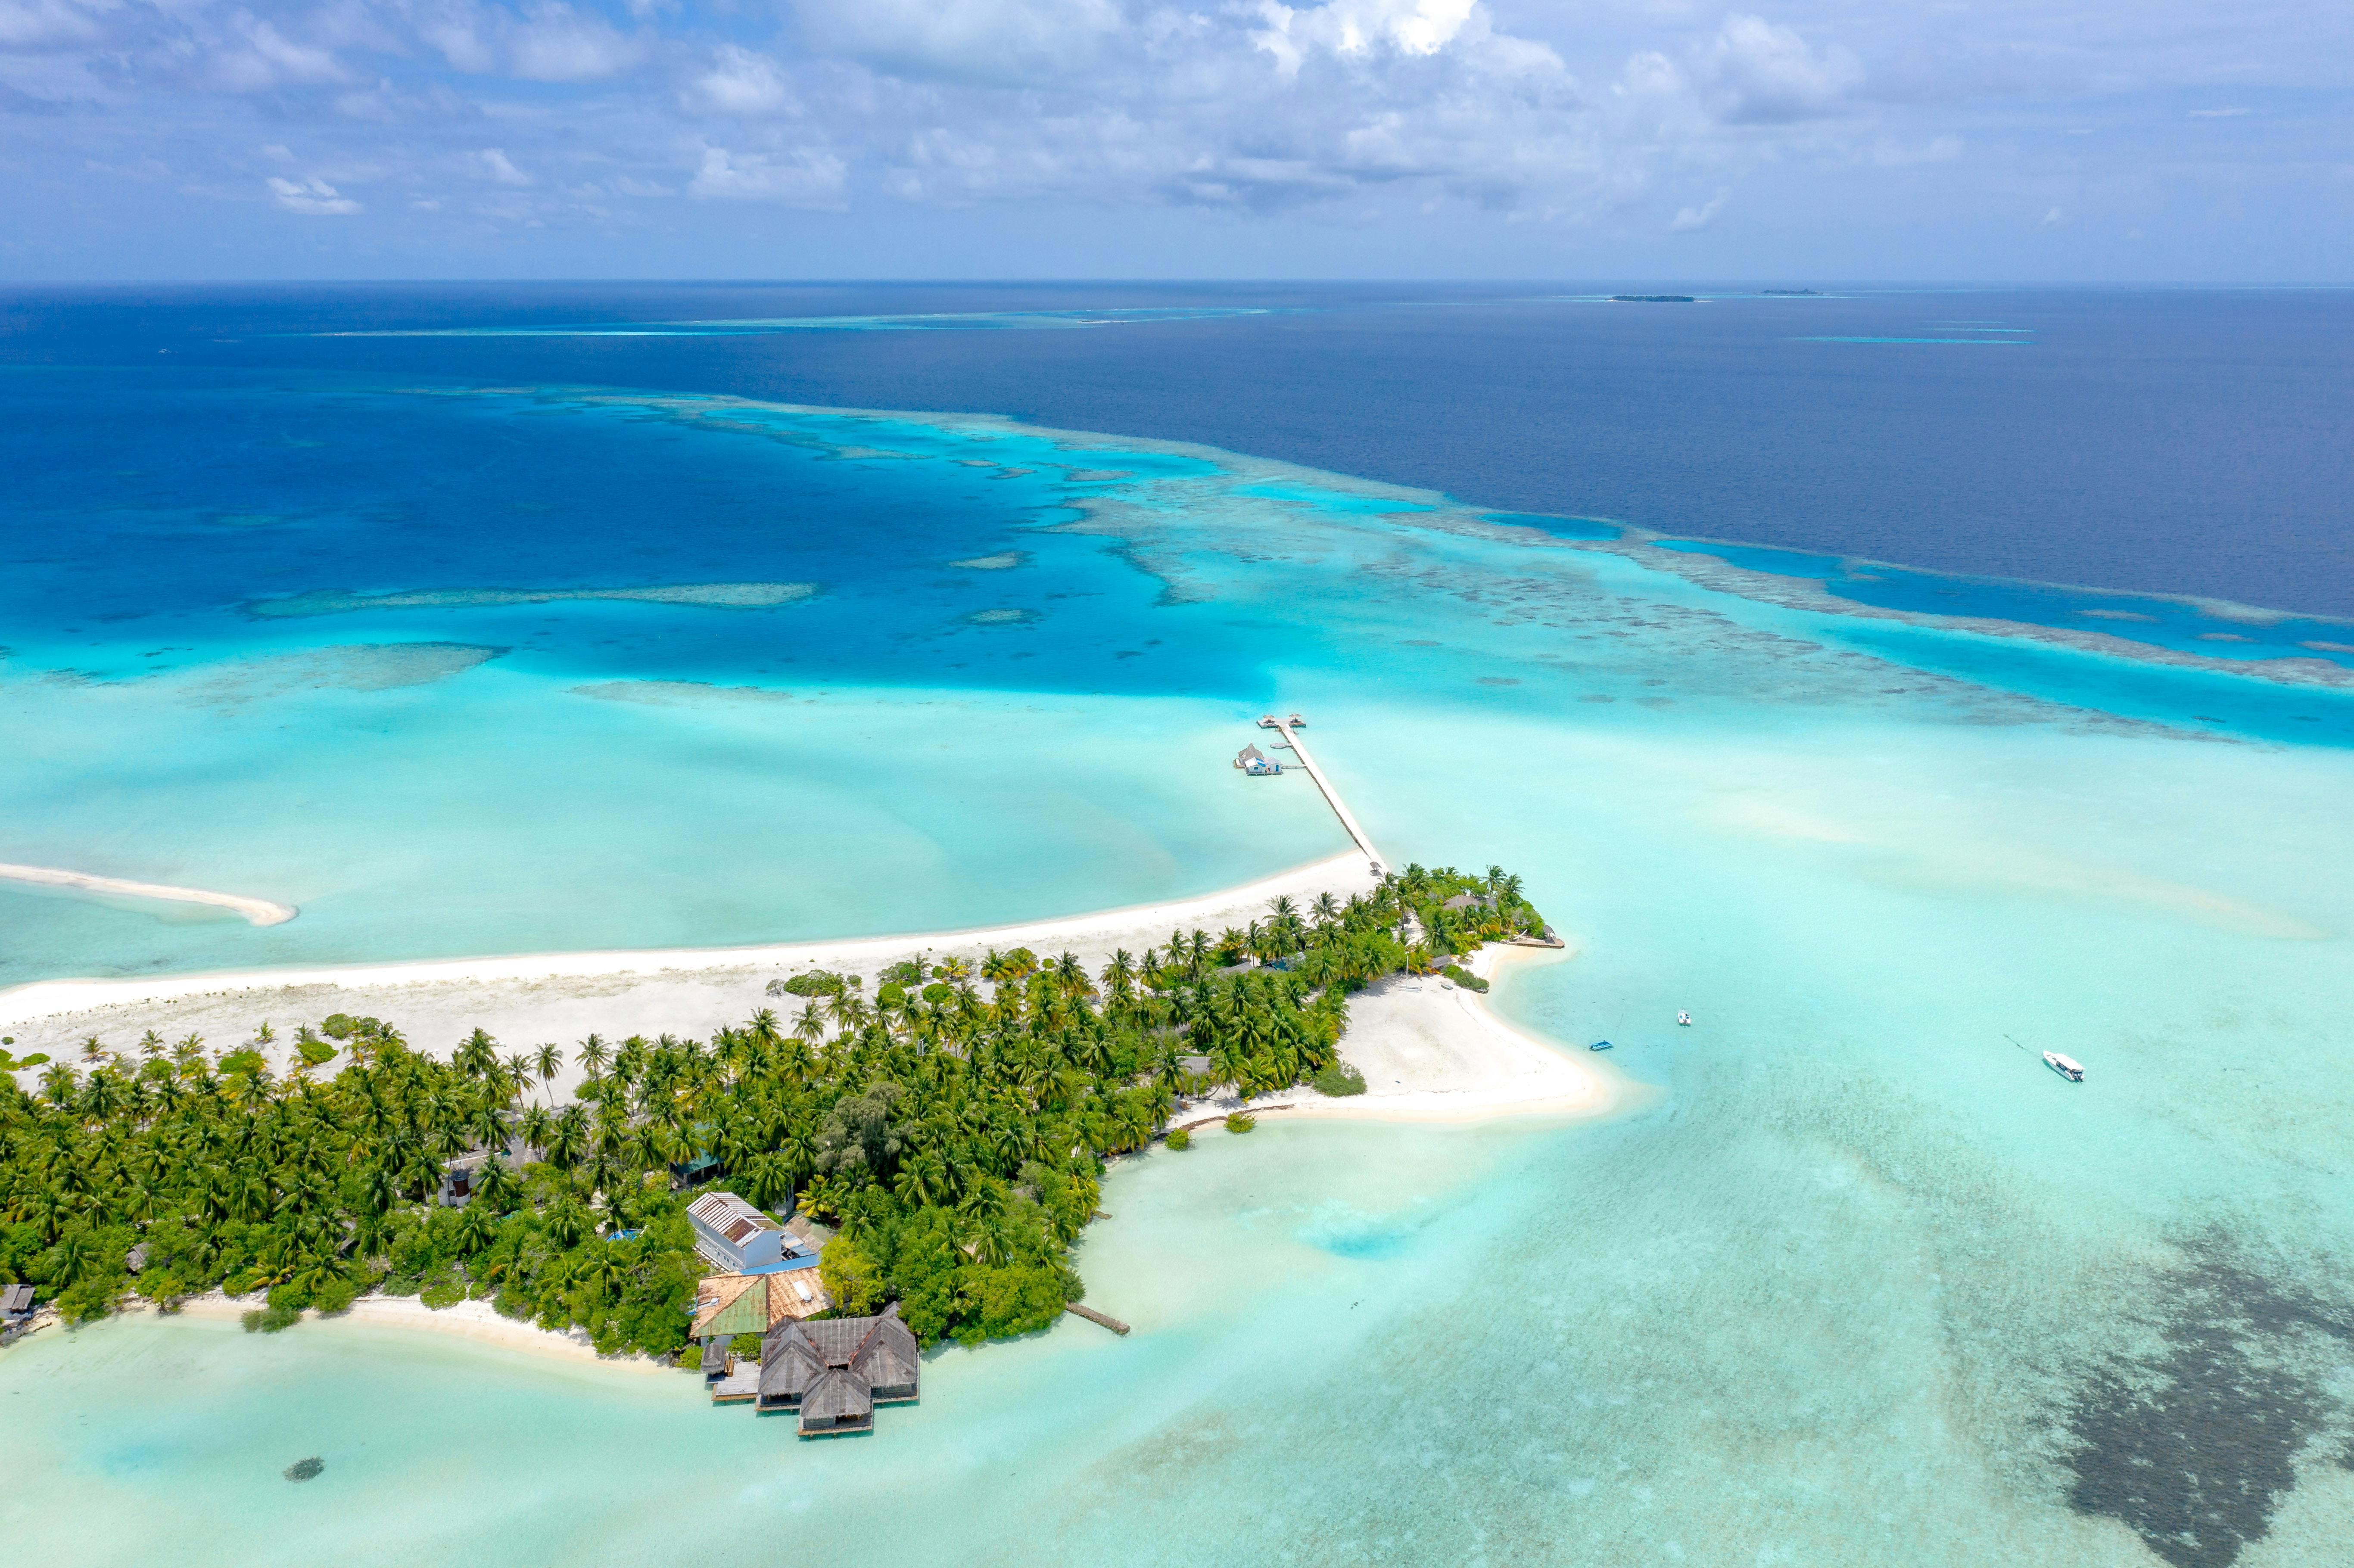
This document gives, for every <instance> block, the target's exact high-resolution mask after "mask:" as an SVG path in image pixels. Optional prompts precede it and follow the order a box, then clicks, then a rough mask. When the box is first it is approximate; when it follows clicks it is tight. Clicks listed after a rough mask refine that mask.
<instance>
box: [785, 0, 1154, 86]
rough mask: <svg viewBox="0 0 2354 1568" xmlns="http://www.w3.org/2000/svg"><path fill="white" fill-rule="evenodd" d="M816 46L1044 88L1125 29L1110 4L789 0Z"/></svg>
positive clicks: (921, 72) (892, 65)
mask: <svg viewBox="0 0 2354 1568" xmlns="http://www.w3.org/2000/svg"><path fill="white" fill-rule="evenodd" d="M794 4H795V8H796V10H797V12H798V13H799V15H800V17H801V31H802V33H803V35H804V36H805V37H807V38H808V39H809V40H810V41H811V44H812V45H814V46H815V47H817V48H820V49H822V50H825V51H829V52H832V53H838V54H843V55H847V56H849V57H851V58H854V59H858V60H862V61H864V62H865V63H867V64H869V65H872V66H875V67H876V68H879V69H884V70H886V71H890V72H894V73H896V74H901V75H907V76H914V77H918V78H941V79H949V80H960V81H986V82H997V83H1002V84H1008V85H1012V84H1043V83H1044V81H1049V80H1057V79H1064V78H1067V77H1073V76H1076V74H1077V73H1079V72H1080V71H1081V70H1083V69H1085V68H1086V67H1087V66H1088V65H1090V64H1092V63H1093V62H1094V61H1095V60H1096V59H1097V57H1098V56H1099V55H1100V54H1101V53H1102V52H1103V51H1104V50H1105V49H1106V48H1107V47H1108V44H1109V43H1110V42H1111V41H1112V40H1113V39H1114V38H1115V37H1118V36H1119V34H1121V33H1122V32H1123V31H1124V30H1125V29H1126V27H1127V21H1126V18H1125V17H1123V16H1121V14H1120V9H1119V5H1116V4H1114V3H1113V0H794Z"/></svg>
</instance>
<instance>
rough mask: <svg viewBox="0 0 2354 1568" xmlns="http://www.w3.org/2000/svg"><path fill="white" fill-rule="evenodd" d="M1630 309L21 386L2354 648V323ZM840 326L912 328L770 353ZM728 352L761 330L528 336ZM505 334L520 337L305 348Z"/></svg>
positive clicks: (2028, 300) (169, 365)
mask: <svg viewBox="0 0 2354 1568" xmlns="http://www.w3.org/2000/svg"><path fill="white" fill-rule="evenodd" d="M1657 287H1658V285H1656V284H1654V285H1630V286H1628V288H1629V289H1631V290H1635V291H1653V290H1656V289H1657ZM1609 291H1610V290H1607V289H1606V290H1601V291H1596V290H1594V289H1590V288H1585V289H1581V290H1578V291H1566V290H1561V289H1551V288H1540V287H1529V288H1526V289H1514V290H1496V289H1484V290H1479V291H1471V290H1463V289H1444V288H1438V289H1434V288H1430V287H1426V286H1405V285H1400V286H1391V287H1384V286H1378V285H1362V286H1360V285H1351V286H1308V285H1299V286H1280V287H1246V286H1230V285H1215V286H1212V285H1182V286H1179V285H1168V286H1148V285H1137V284H1103V285H1097V284H1089V285H1076V284H1041V285H1034V286H1009V285H1002V284H990V285H971V286H963V287H958V286H948V285H937V284H923V285H906V286H875V285H804V286H793V285H735V284H698V285H659V286H653V285H649V286H642V287H631V286H628V285H612V284H594V285H589V284H580V285H555V284H552V285H543V286H532V287H516V286H513V285H483V286H432V287H421V286H414V285H384V286H373V287H351V286H337V287H320V288H288V287H285V286H282V285H272V286H270V287H269V288H266V289H263V288H255V289H249V290H224V289H217V288H207V289H203V290H177V289H144V290H139V289H107V290H102V291H99V290H91V291H27V290H17V291H12V292H10V293H8V294H6V295H5V296H0V363H5V364H14V365H27V366H31V365H41V366H66V365H81V366H106V367H110V368H114V369H121V368H128V367H140V368H143V369H145V368H153V369H154V371H155V372H156V374H155V376H153V377H144V376H143V377H139V378H136V379H137V380H140V381H143V382H145V383H146V384H148V385H150V386H152V387H155V388H156V389H157V391H158V392H159V393H160V392H161V391H162V390H163V389H164V388H167V387H170V386H172V385H175V384H186V382H188V381H189V380H190V379H192V378H194V377H196V376H198V375H199V373H201V372H207V371H232V370H233V371H239V372H249V373H250V372H261V373H264V374H265V375H266V374H267V373H270V372H291V371H298V370H300V371H329V372H342V373H347V374H350V375H353V376H359V377H363V378H368V379H373V378H377V377H385V376H391V377H401V376H430V377H435V378H452V379H456V380H459V381H461V382H476V383H480V382H485V381H487V382H516V383H550V382H553V383H564V384H589V385H602V386H612V387H631V388H636V389H646V390H672V391H701V392H721V393H732V394H737V395H740V396H744V397H758V398H765V399H775V400H780V401H787V402H795V403H813V404H826V405H836V406H843V407H851V408H904V409H911V410H928V411H940V412H955V413H993V414H1002V415H1006V416H1009V417H1011V418H1018V419H1022V420H1025V421H1028V422H1031V423H1034V424H1039V425H1044V426H1049V427H1053V428H1057V429H1080V430H1096V431H1104V432H1108V433H1111V434H1118V435H1132V436H1143V437H1150V438H1155V439H1159V440H1180V441H1189V442H1199V443H1202V444H1204V445H1208V446H1214V447H1220V448H1224V449H1226V450H1233V451H1238V452H1245V453H1249V454H1252V455H1254V456H1260V457H1268V458H1278V459H1281V460H1284V461H1290V462H1296V463H1301V464H1305V465H1308V466H1310V467H1315V468H1320V469H1329V470H1333V471H1339V472H1342V473H1350V474H1357V475H1362V476H1364V477H1366V478H1372V479H1379V480H1384V481H1387V482H1392V483H1396V484H1404V485H1410V486H1416V487H1421V488H1427V489H1434V490H1441V491H1445V492H1447V493H1449V494H1451V495H1453V496H1455V497H1457V498H1458V499H1459V500H1461V501H1464V502H1466V503H1471V504H1474V505H1487V506H1493V507H1496V508H1498V509H1500V510H1508V511H1519V512H1531V513H1543V514H1566V515H1571V516H1583V517H1599V518H1609V519H1616V520H1619V521H1624V522H1628V523H1633V524H1638V525H1639V526H1641V527H1644V528H1648V529H1652V530H1656V531H1658V532H1660V533H1665V534H1670V535H1690V536H1696V537H1702V538H1708V539H1723V540H1735V541H1744V542H1748V543H1753V544H1758V545H1765V546H1778V547H1782V548H1785V549H1789V550H1796V551H1801V552H1811V553H1815V554H1819V555H1824V556H1834V557H1837V556H1861V557H1865V558H1869V559H1873V560H1879V561H1887V562H1893V563H1896V564H1899V565H1903V566H1908V567H1924V568H1928V569H1931V570H1934V571H1936V572H1941V573H1958V574H1966V575H1973V576H1980V577H2006V578H2020V579H2028V580H2031V581H2036V582H2043V583H2053V584H2071V585H2079V586H2084V587H2092V588H2115V589H2126V590H2134V591H2138V592H2143V593H2156V594H2179V595H2198V596H2204V597H2209V598H2214V599H2228V600H2233V601H2236V602H2239V603H2242V604H2247V605H2253V606H2259V607H2263V608H2265V609H2279V610H2292V611H2301V612H2305V613H2308V614H2316V615H2325V616H2337V617H2354V291H2343V290H2337V291H2290V290H2243V291H2188V290H2088V289H2077V290H2040V291H2021V290H1969V289H1953V290H1928V289H1903V290H1872V289H1861V288H1859V289H1848V290H1832V289H1829V288H1826V289H1825V290H1824V291H1823V292H1821V293H1819V294H1816V295H1812V296H1797V297H1792V296H1774V297H1766V296H1762V295H1759V294H1757V293H1756V292H1755V291H1747V290H1742V291H1723V292H1720V293H1711V292H1710V291H1706V290H1699V289H1695V290H1693V292H1694V293H1695V294H1697V295H1699V296H1701V297H1700V299H1699V301H1698V302H1695V303H1693V304H1691V305H1682V304H1648V305H1628V304H1613V303H1609V302H1606V300H1604V299H1602V298H1601V297H1600V296H1601V295H1602V294H1606V293H1607V292H1609ZM1123 312H1125V313H1129V315H1127V316H1126V317H1125V318H1123V316H1122V315H1120V314H1119V313H1123ZM826 318H832V319H833V320H835V321H838V322H843V323H846V324H850V325H854V326H858V327H865V328H868V329H873V328H875V327H881V328H884V329H885V330H882V331H875V330H863V331H852V332H843V331H832V330H823V329H822V328H819V327H815V326H812V325H807V324H804V325H785V326H781V327H779V326H764V325H760V324H758V323H778V322H786V323H795V322H798V323H811V322H812V321H813V320H823V319H826ZM708 322H726V323H747V324H739V325H738V326H736V327H734V328H728V329H722V330H720V331H718V332H716V333H715V332H712V331H710V330H708V329H705V330H696V329H694V328H685V329H675V328H674V329H672V330H669V331H664V332H662V333H660V334H658V335H594V336H577V335H557V336H527V337H526V336H514V335H506V334H510V333H512V332H514V331H515V330H517V329H523V330H537V331H547V330H550V329H557V330H559V331H560V330H562V329H567V328H588V329H591V330H598V331H602V332H604V333H609V334H610V333H611V332H612V331H614V330H615V329H616V328H620V327H625V326H626V325H628V324H629V323H708ZM1094 322H1107V323H1111V324H1105V325H1084V324H1081V323H1094ZM894 327H903V328H904V327H914V328H917V329H918V330H889V329H891V328H894ZM927 328H928V329H930V330H922V329H927ZM469 329H471V330H473V331H476V332H482V331H485V330H487V331H489V332H491V333H493V334H497V335H490V336H482V337H474V338H463V337H459V338H453V337H450V336H442V335H435V336H429V337H406V338H404V337H372V338H367V337H363V338H354V337H343V336H335V337H313V336H309V335H305V334H314V333H338V334H340V333H350V332H355V331H359V332H367V331H375V332H419V331H424V332H435V333H446V332H450V331H453V330H454V331H465V330H469ZM960 329H962V330H960ZM1025 329H1029V330H1025ZM53 411H54V412H55V413H56V414H58V416H59V417H60V418H69V417H71V416H72V414H73V413H74V410H73V408H71V407H70V405H65V406H60V407H58V408H56V409H54V410H53ZM190 438H191V440H194V441H196V442H197V443H198V444H199V445H200V446H201V445H202V444H203V443H204V441H205V436H204V434H203V433H202V432H201V431H191V432H190ZM0 439H5V441H6V443H7V444H6V447H5V459H6V461H7V462H8V464H9V467H10V468H11V470H12V471H15V472H16V473H18V474H19V475H22V474H24V473H26V472H27V466H26V465H27V462H28V461H30V466H31V469H32V471H34V472H35V473H36V474H37V475H41V476H46V477H48V478H52V479H54V480H56V481H58V482H70V481H71V480H72V479H73V478H74V474H73V471H71V470H67V469H62V468H61V467H60V466H59V465H57V464H55V463H52V462H48V461H39V457H38V453H39V450H40V446H41V444H42V443H46V442H47V441H48V440H52V439H54V438H53V435H52V432H51V430H50V429H47V428H36V427H27V425H26V424H25V423H24V422H23V419H22V417H21V416H18V415H12V418H11V424H10V428H9V429H7V430H6V431H5V433H0ZM28 445H29V446H30V447H31V450H27V449H28ZM190 455H192V456H196V457H197V458H198V459H199V461H201V458H202V454H201V453H196V454H190ZM2325 640H2329V639H2325Z"/></svg>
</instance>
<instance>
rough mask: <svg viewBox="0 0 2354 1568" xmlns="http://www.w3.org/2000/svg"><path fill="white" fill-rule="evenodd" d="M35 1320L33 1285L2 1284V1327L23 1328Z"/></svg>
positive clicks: (0, 1300) (0, 1298)
mask: <svg viewBox="0 0 2354 1568" xmlns="http://www.w3.org/2000/svg"><path fill="white" fill-rule="evenodd" d="M32 1320H33V1287H31V1286H29V1285H0V1329H21V1328H23V1327H24V1326H25V1325H26V1324H27V1323H29V1322H31V1321H32Z"/></svg>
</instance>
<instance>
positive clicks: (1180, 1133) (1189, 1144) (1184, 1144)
mask: <svg viewBox="0 0 2354 1568" xmlns="http://www.w3.org/2000/svg"><path fill="white" fill-rule="evenodd" d="M1168 1142H1169V1147H1170V1148H1172V1149H1181V1150H1182V1149H1191V1148H1193V1128H1186V1127H1172V1128H1170V1129H1169V1139H1168Z"/></svg>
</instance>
